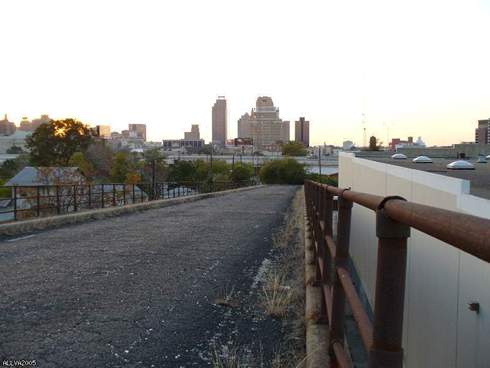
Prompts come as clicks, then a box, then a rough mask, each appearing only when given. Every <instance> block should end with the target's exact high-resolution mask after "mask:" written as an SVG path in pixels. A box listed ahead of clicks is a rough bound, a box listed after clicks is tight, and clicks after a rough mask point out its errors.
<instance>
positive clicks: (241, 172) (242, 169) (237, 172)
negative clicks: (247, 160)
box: [230, 164, 254, 183]
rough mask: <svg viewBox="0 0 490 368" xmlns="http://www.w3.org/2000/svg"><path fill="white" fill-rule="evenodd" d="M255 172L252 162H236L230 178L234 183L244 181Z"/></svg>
mask: <svg viewBox="0 0 490 368" xmlns="http://www.w3.org/2000/svg"><path fill="white" fill-rule="evenodd" d="M253 172H254V170H253V166H252V165H250V164H235V167H234V168H233V170H232V172H231V174H230V179H231V181H233V182H234V183H243V182H246V181H249V180H250V179H251V178H252V175H253Z"/></svg>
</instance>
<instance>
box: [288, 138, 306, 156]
mask: <svg viewBox="0 0 490 368" xmlns="http://www.w3.org/2000/svg"><path fill="white" fill-rule="evenodd" d="M306 153H307V152H306V149H305V147H304V146H303V144H302V143H299V142H294V141H290V142H288V143H286V144H284V145H283V146H282V155H283V156H306Z"/></svg>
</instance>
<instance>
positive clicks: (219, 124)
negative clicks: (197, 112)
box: [212, 96, 227, 146]
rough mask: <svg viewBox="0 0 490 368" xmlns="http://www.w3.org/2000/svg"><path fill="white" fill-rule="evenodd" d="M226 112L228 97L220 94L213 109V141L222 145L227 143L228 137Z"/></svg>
mask: <svg viewBox="0 0 490 368" xmlns="http://www.w3.org/2000/svg"><path fill="white" fill-rule="evenodd" d="M226 113H227V112H226V99H225V97H224V96H218V99H217V100H216V102H215V103H214V105H213V109H212V123H213V124H212V125H213V126H212V129H213V132H212V141H213V143H215V144H219V145H221V146H224V145H225V143H226V139H227V129H226V125H227V121H226V120H227V119H226Z"/></svg>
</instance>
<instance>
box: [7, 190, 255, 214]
mask: <svg viewBox="0 0 490 368" xmlns="http://www.w3.org/2000/svg"><path fill="white" fill-rule="evenodd" d="M254 184H255V183H254V182H251V181H245V182H232V181H209V182H187V181H179V182H164V183H138V184H125V183H103V184H59V185H29V186H8V187H4V188H7V189H9V190H10V192H11V193H10V196H9V197H6V198H0V222H8V221H17V220H24V219H28V218H32V217H43V216H52V215H55V214H56V215H60V214H66V213H70V212H78V211H82V210H89V209H97V208H106V207H116V206H124V205H126V204H134V203H140V202H146V201H153V200H160V199H171V198H177V197H183V196H189V195H194V194H200V193H209V192H217V191H222V190H228V189H235V188H239V187H244V186H250V185H254Z"/></svg>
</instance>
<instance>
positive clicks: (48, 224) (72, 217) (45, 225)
mask: <svg viewBox="0 0 490 368" xmlns="http://www.w3.org/2000/svg"><path fill="white" fill-rule="evenodd" d="M264 186H265V185H257V186H252V187H245V188H238V189H230V190H223V191H221V192H213V193H205V194H197V195H192V196H188V197H181V198H172V199H162V200H158V201H151V202H143V203H135V204H128V205H125V206H120V207H108V208H103V209H97V210H87V211H83V212H75V213H70V214H66V215H59V216H50V217H42V218H36V219H32V220H25V221H18V222H10V223H7V224H1V225H0V236H2V235H3V236H5V235H7V236H12V235H22V234H26V233H31V232H34V231H39V230H45V229H51V228H55V227H59V226H64V225H72V224H78V223H82V222H86V221H90V220H99V219H104V218H108V217H114V216H120V215H123V214H129V213H135V212H140V211H146V210H151V209H156V208H163V207H168V206H175V205H178V204H182V203H188V202H195V201H199V200H201V199H206V198H214V197H220V196H223V195H226V194H231V193H238V192H244V191H248V190H253V189H258V188H262V187H264Z"/></svg>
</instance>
